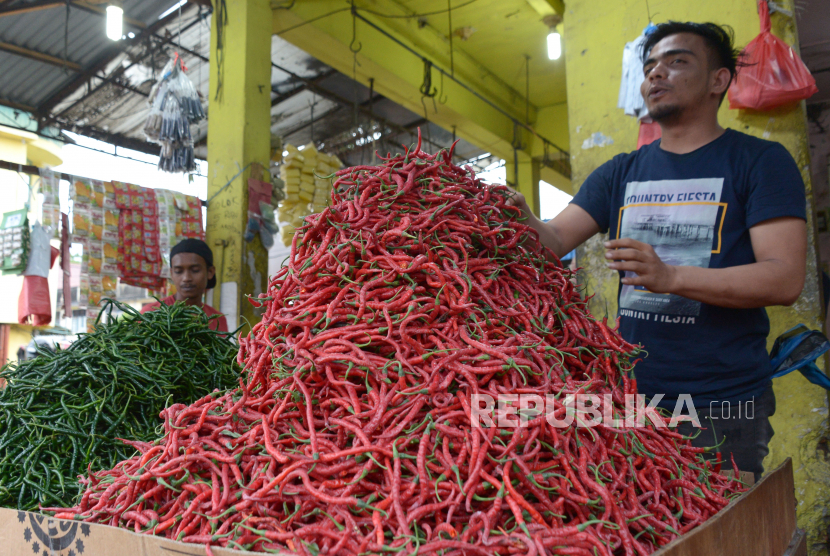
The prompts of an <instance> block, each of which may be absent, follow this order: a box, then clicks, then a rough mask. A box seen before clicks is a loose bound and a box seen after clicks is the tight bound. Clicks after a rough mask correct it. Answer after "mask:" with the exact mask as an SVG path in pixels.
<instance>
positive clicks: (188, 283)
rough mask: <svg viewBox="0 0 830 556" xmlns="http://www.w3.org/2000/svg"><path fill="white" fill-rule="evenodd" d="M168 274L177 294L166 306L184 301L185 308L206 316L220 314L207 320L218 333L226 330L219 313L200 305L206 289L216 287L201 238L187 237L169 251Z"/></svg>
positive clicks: (210, 260)
mask: <svg viewBox="0 0 830 556" xmlns="http://www.w3.org/2000/svg"><path fill="white" fill-rule="evenodd" d="M170 274H171V276H172V279H173V283H174V284H175V285H176V294H175V295H171V296H170V297H166V298H164V299H162V302H163V303H164V304H165V305H173V304H174V303H176V302H177V301H184V302H185V303H186V304H187V305H196V306H197V307H201V309H202V310H203V311H204V312H205V314H206V315H207V316H209V317H211V316H213V315H219V318H218V319H213V320H211V321H210V327H211V328H212V329H213V330H218V331H219V332H227V331H228V322H227V321H226V320H225V316H224V315H222V314H221V313H220V312H219V311H217V310H216V309H214V308H213V307H211V306H210V305H206V304H205V303H203V302H202V299H203V297H204V294H205V290H208V289H211V288H213V287H215V286H216V268H214V266H213V251H211V250H210V247H208V245H207V243H205V242H204V241H202V240H200V239H194V238H188V239H185V240H183V241H181V242H179V243H178V244H177V245H176V246H175V247H173V249H171V250H170ZM158 307H159V303H158V302H156V303H150V304H148V305H146V306H145V307H144V308H142V310H141V312H142V313H146V312H147V311H153V310H155V309H157V308H158Z"/></svg>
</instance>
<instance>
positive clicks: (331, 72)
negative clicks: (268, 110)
mask: <svg viewBox="0 0 830 556" xmlns="http://www.w3.org/2000/svg"><path fill="white" fill-rule="evenodd" d="M336 73H337V70H329V71H325V72H323V73H321V74H320V75H318V76H317V77H314V78H312V79H311V83H313V84H314V85H319V84H320V82H321V81H325V80H326V79H328V78H329V77H331V76H332V75H335V74H336ZM307 89H308V84H307V83H303V84H301V85H299V86H297V87H294V88H293V89H291V90H290V91H286V92H284V93H278V94H277V97H276V98H275V99H273V100H272V101H271V107H272V108H273V107H274V106H276V105H278V104H279V103H281V102H285V101H286V100H288V99H290V98H291V97H294V96H296V95H298V94H300V93H302V92H303V91H305V90H307ZM271 91H272V92H274V93H276V92H277V91H274V90H273V89H271Z"/></svg>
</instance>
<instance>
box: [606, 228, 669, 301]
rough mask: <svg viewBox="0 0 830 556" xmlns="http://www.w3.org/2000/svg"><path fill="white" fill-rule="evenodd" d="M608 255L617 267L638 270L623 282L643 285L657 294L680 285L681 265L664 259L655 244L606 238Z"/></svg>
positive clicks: (609, 265)
mask: <svg viewBox="0 0 830 556" xmlns="http://www.w3.org/2000/svg"><path fill="white" fill-rule="evenodd" d="M605 248H606V249H608V251H607V252H606V253H605V258H606V259H609V260H610V261H611V262H609V263H608V268H610V269H613V270H622V271H626V270H628V271H631V272H636V273H637V276H627V277H625V278H622V279H621V280H620V281H621V282H622V283H623V284H627V285H631V286H642V287H644V288H646V289H647V290H649V291H652V292H654V293H674V290H675V289H676V287H677V267H675V266H672V265H668V264H666V263H664V262H663V261H661V260H660V257H659V256H657V253H655V252H654V247H652V246H651V245H649V244H647V243H643V242H641V241H635V240H633V239H628V238H623V239H615V240H613V241H606V242H605Z"/></svg>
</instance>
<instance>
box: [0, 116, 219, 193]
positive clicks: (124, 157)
mask: <svg viewBox="0 0 830 556" xmlns="http://www.w3.org/2000/svg"><path fill="white" fill-rule="evenodd" d="M0 115H3V116H5V117H6V119H8V120H10V121H12V122H14V123H17V122H16V121H15V120H12V119H11V118H9V117H8V116H7V115H6V114H4V113H3V112H0ZM6 127H10V128H12V129H16V130H18V131H25V132H27V133H34V134H35V135H37V136H38V137H43V138H44V139H51V140H52V141H57V142H58V143H61V144H63V145H71V146H74V147H80V148H82V149H86V150H88V151H94V152H96V153H101V154H107V155H109V156H114V157H115V158H123V159H124V160H132V161H134V162H141V163H142V164H149V165H150V166H158V161H156V162H148V161H146V160H141V159H138V158H133V157H131V156H124V155H123V154H114V153H111V152H107V151H102V150H101V149H96V148H93V147H88V146H86V145H81V144H79V143H75V142H74V141H67V140H66V139H62V138H60V137H55V136H53V135H46V134H44V133H40V132H38V131H32V130H31V129H26V128H25V127H20V126H17V125H15V126H6ZM84 137H86V136H84ZM91 139H94V137H92V138H91ZM113 146H114V147H115V146H116V145H113ZM122 148H124V147H122ZM151 156H155V155H151ZM192 175H194V176H199V177H200V178H206V177H207V176H206V175H204V174H192Z"/></svg>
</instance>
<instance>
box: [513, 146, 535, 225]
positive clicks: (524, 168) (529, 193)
mask: <svg viewBox="0 0 830 556" xmlns="http://www.w3.org/2000/svg"><path fill="white" fill-rule="evenodd" d="M518 169H519V171H518V174H517V172H516V164H514V163H513V161H512V160H510V161H506V162H505V170H507V183H508V184H510V186H511V187H514V188H516V189H518V190H519V191H521V193H522V194H523V195H524V196H525V199H527V204H528V205H530V208H531V209H533V213H534V214H536V215H537V216H538V215H539V180H540V179H541V178H540V164H539V162H538V161H537V160H532V159H530V158H528V157H527V156H520V157H519V164H518ZM517 178H518V185H517Z"/></svg>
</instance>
